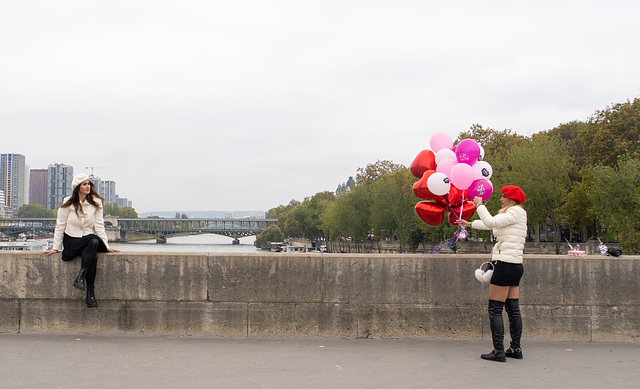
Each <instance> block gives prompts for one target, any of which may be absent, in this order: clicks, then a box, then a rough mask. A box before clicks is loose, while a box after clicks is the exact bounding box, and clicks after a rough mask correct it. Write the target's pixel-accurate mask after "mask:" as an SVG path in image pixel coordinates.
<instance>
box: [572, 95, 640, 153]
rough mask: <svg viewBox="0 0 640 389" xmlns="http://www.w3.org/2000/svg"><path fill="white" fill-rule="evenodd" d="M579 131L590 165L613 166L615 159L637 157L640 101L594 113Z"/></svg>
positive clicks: (639, 137) (639, 134)
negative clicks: (587, 124) (625, 156)
mask: <svg viewBox="0 0 640 389" xmlns="http://www.w3.org/2000/svg"><path fill="white" fill-rule="evenodd" d="M588 123H589V126H588V127H587V128H585V129H583V131H581V132H580V136H581V138H582V141H583V142H584V144H585V148H586V149H587V152H588V163H589V165H591V166H594V165H597V164H601V165H605V166H615V165H616V163H617V160H618V157H620V156H623V155H629V156H631V157H634V158H637V157H638V156H639V155H638V153H639V149H638V142H639V141H640V98H635V99H633V101H629V100H627V101H626V102H625V103H619V104H614V105H613V106H612V107H607V108H606V109H604V110H602V111H596V112H595V113H594V114H593V115H592V116H591V117H590V118H589V121H588Z"/></svg>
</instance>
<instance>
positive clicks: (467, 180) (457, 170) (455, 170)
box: [449, 163, 473, 190]
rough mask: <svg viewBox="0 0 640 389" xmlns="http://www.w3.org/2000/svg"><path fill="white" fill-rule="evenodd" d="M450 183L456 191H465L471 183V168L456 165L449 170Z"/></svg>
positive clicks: (464, 164)
mask: <svg viewBox="0 0 640 389" xmlns="http://www.w3.org/2000/svg"><path fill="white" fill-rule="evenodd" d="M449 178H450V179H451V183H452V184H453V185H455V186H456V188H458V189H463V190H464V189H467V188H468V187H469V185H471V183H472V182H473V168H472V167H471V166H469V165H467V164H466V163H458V164H456V165H455V166H453V167H452V168H451V173H450V174H449Z"/></svg>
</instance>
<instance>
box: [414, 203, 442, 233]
mask: <svg viewBox="0 0 640 389" xmlns="http://www.w3.org/2000/svg"><path fill="white" fill-rule="evenodd" d="M445 209H446V208H445V207H444V206H442V205H440V204H437V203H434V202H432V201H421V202H419V203H418V204H416V214H418V216H419V217H420V219H422V221H423V222H425V223H426V224H427V225H429V226H431V227H437V226H439V225H440V224H441V223H442V221H443V220H444V211H445Z"/></svg>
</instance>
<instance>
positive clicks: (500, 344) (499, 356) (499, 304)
mask: <svg viewBox="0 0 640 389" xmlns="http://www.w3.org/2000/svg"><path fill="white" fill-rule="evenodd" d="M503 308H504V302H503V301H496V300H489V323H490V324H491V337H492V338H493V351H491V352H490V353H488V354H482V355H481V356H480V357H481V358H482V359H486V360H489V361H496V362H506V361H507V358H506V357H505V354H504V323H503V322H502V309H503Z"/></svg>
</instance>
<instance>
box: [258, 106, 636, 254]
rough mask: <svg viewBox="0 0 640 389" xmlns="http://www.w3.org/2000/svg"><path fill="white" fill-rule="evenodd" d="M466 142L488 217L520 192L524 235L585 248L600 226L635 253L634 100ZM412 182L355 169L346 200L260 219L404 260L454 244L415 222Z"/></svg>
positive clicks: (387, 168)
mask: <svg viewBox="0 0 640 389" xmlns="http://www.w3.org/2000/svg"><path fill="white" fill-rule="evenodd" d="M463 139H474V140H475V141H477V142H478V143H479V144H480V145H481V146H482V147H483V149H484V151H485V157H484V160H485V161H487V162H489V163H490V164H491V166H492V168H493V177H492V179H491V181H492V183H493V185H494V195H493V196H491V198H490V199H489V200H488V201H487V202H486V205H487V207H488V208H489V210H490V211H491V212H492V213H495V212H497V211H498V209H499V208H500V203H499V197H500V188H501V187H502V186H503V185H507V184H513V185H518V186H520V187H522V188H523V190H524V191H525V193H526V194H527V201H526V202H525V204H524V207H525V209H526V210H527V212H528V216H529V226H530V228H533V230H534V231H537V230H538V226H541V227H542V228H545V229H546V227H547V226H549V225H550V226H552V228H553V230H554V239H555V240H556V247H558V244H559V243H560V242H561V241H562V237H563V236H562V235H561V231H562V232H564V231H573V233H575V234H578V235H580V236H579V237H578V238H579V239H583V240H584V239H588V238H589V237H590V236H593V235H594V234H596V233H597V230H599V229H600V226H605V227H606V228H607V229H608V231H609V232H612V233H614V234H615V235H617V236H618V238H619V239H620V242H621V245H623V247H624V248H626V249H627V250H630V251H633V250H635V251H638V250H639V249H640V247H639V245H638V242H637V239H638V238H637V237H638V222H637V220H640V218H639V217H638V216H640V215H638V214H637V212H638V211H637V210H638V209H640V203H639V202H638V201H640V200H638V196H639V191H638V187H640V183H638V178H637V163H638V160H640V151H639V149H638V141H639V140H640V99H638V98H636V99H634V100H633V101H626V102H623V103H619V104H613V105H612V106H611V107H607V108H605V109H604V110H601V111H596V112H595V113H594V114H593V115H592V116H591V117H590V118H589V119H588V120H587V121H584V122H583V121H571V122H569V123H564V124H560V125H558V126H557V127H555V128H553V129H552V130H548V131H541V132H538V133H536V134H534V135H532V136H530V137H525V136H522V135H519V134H517V133H515V132H514V131H513V130H510V129H508V130H495V129H491V128H484V127H482V126H481V125H480V124H475V125H473V126H472V127H471V128H470V129H469V130H467V131H464V132H461V133H460V134H459V135H458V137H457V139H456V141H455V142H454V143H458V142H460V141H461V140H463ZM415 181H416V179H415V178H414V177H413V176H411V174H410V172H409V171H408V169H406V168H405V167H404V166H402V165H400V164H396V163H394V162H392V161H387V160H377V161H376V162H375V163H372V164H368V165H366V166H365V167H364V168H358V169H357V175H356V184H355V185H354V186H352V187H351V190H350V191H349V192H347V193H344V194H341V195H340V196H337V197H335V196H333V194H332V193H330V192H322V193H319V194H316V195H315V196H312V197H310V198H306V199H305V200H304V201H303V202H299V201H296V200H292V201H291V202H290V203H289V204H288V205H286V206H283V205H281V206H279V207H276V208H273V209H271V210H270V211H269V212H268V215H267V216H268V217H269V218H276V219H279V222H278V226H279V227H280V229H281V231H282V232H283V233H284V235H285V236H289V237H302V236H304V237H307V238H309V239H333V240H335V241H339V240H347V241H352V242H356V243H357V242H363V241H364V240H367V239H374V240H376V241H378V242H380V241H381V240H383V239H393V238H397V239H398V241H399V242H400V244H401V247H403V249H404V248H406V249H409V250H415V249H416V248H417V247H418V245H419V244H420V243H421V242H424V241H432V242H442V241H444V240H446V239H449V238H451V237H452V236H453V233H454V232H455V230H456V228H457V227H455V226H451V225H449V224H448V223H447V222H444V223H442V224H441V225H440V226H438V227H435V228H434V227H429V226H427V225H426V224H425V223H423V222H422V221H421V220H420V219H419V218H418V217H417V215H416V214H415V211H414V206H415V204H416V203H417V202H418V201H419V199H417V198H416V197H415V196H414V194H413V190H412V186H413V183H414V182H415ZM625 199H627V200H625ZM634 220H635V222H634ZM561 225H563V226H567V225H568V226H569V228H568V229H567V228H564V229H561V228H560V226H561ZM486 237H488V235H486ZM536 238H539V236H536ZM623 242H624V243H623Z"/></svg>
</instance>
